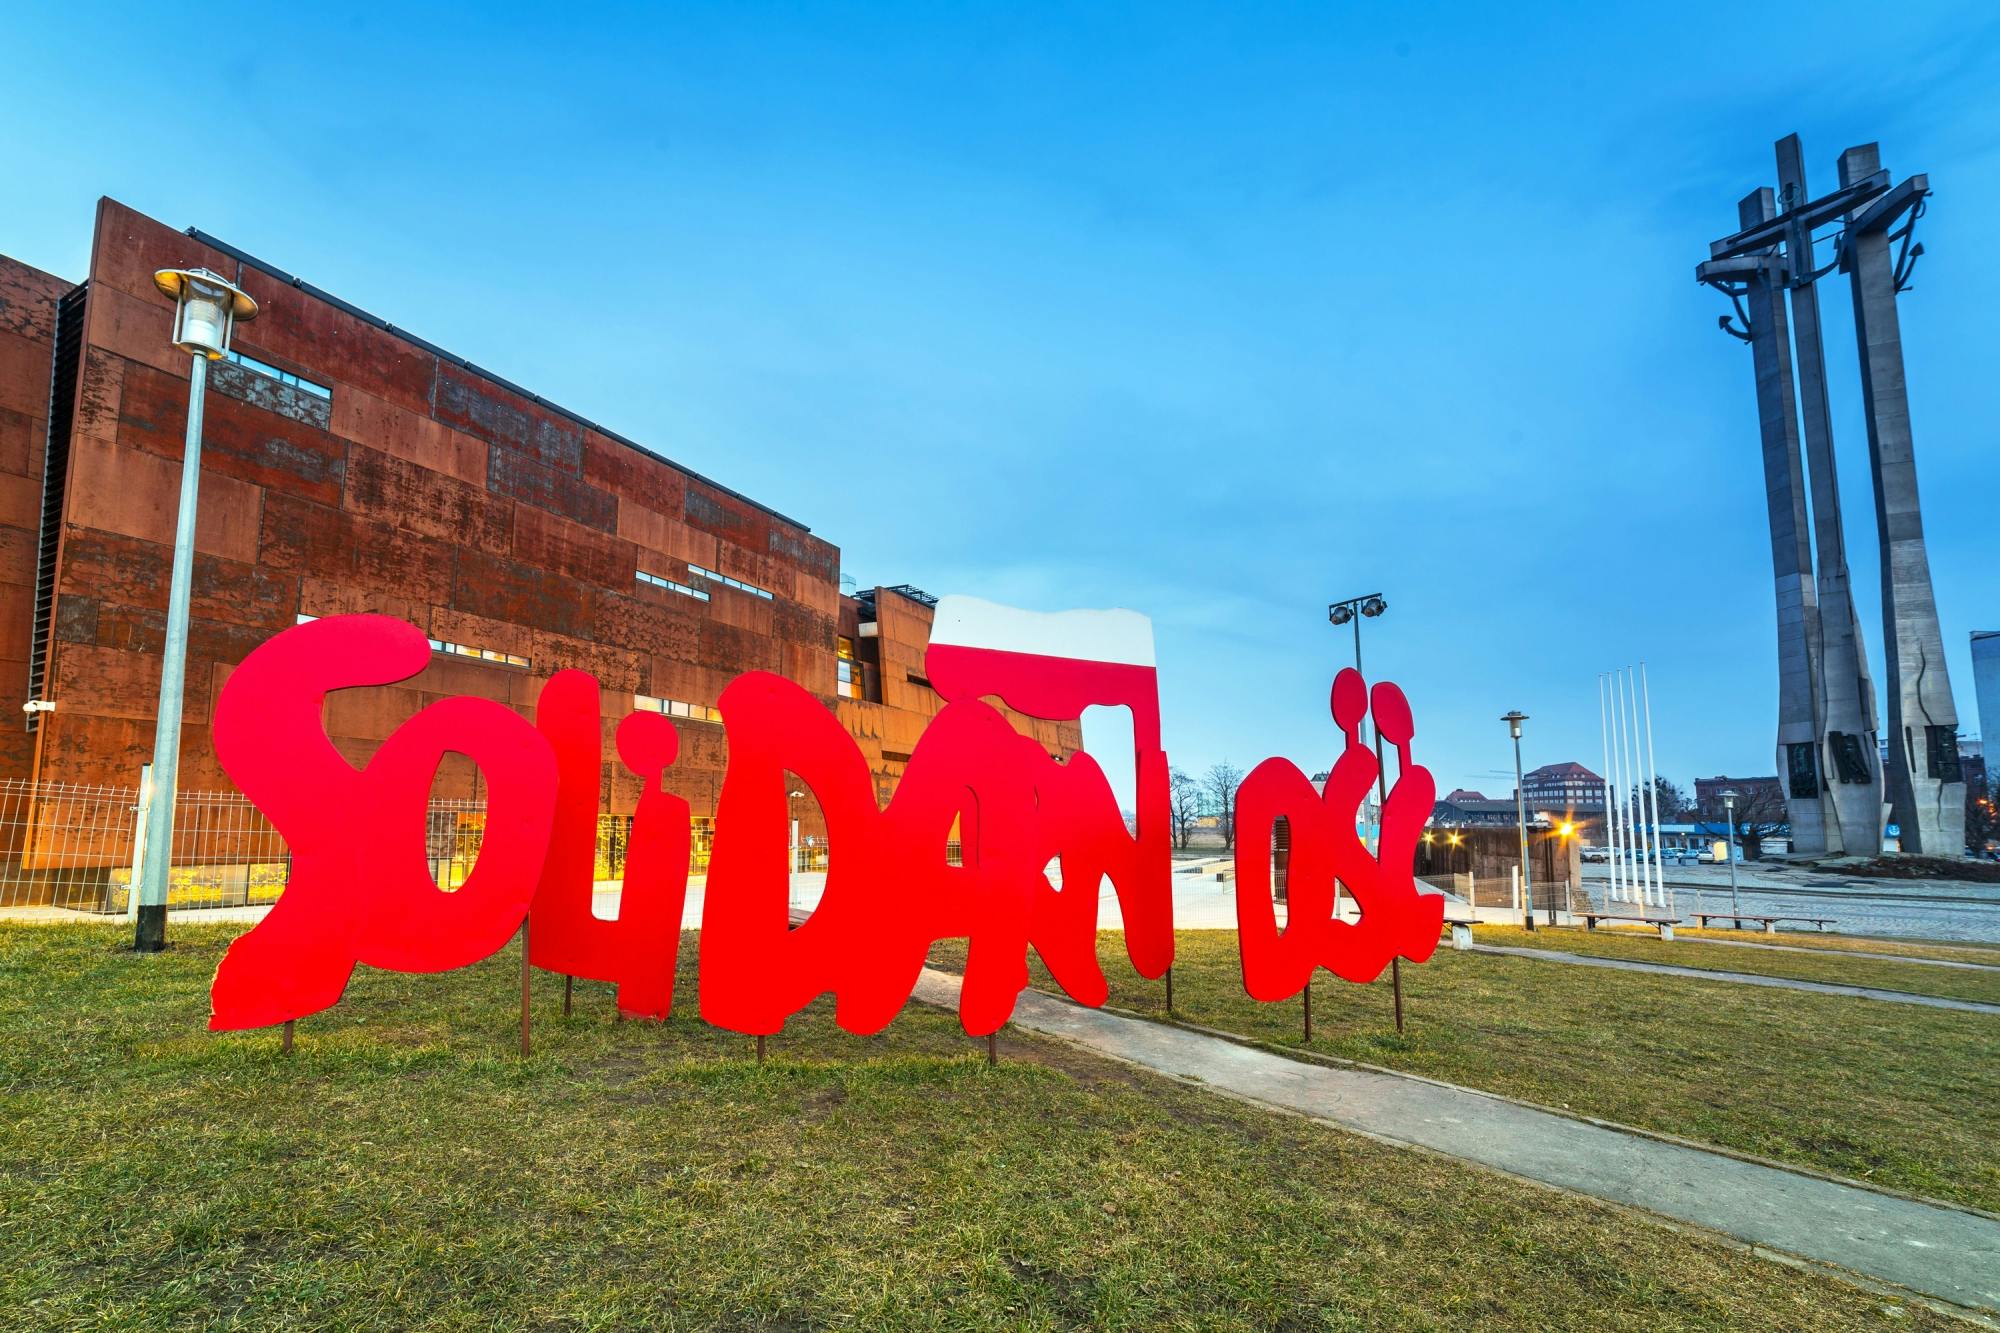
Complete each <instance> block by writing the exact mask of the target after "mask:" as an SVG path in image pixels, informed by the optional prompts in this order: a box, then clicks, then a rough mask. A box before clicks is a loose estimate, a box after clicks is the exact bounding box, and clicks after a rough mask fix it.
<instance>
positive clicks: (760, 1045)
mask: <svg viewBox="0 0 2000 1333" xmlns="http://www.w3.org/2000/svg"><path fill="white" fill-rule="evenodd" d="M757 1063H758V1064H760V1065H761V1064H763V1063H764V1034H763V1033H761V1032H760V1033H758V1034H757Z"/></svg>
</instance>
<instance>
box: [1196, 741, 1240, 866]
mask: <svg viewBox="0 0 2000 1333" xmlns="http://www.w3.org/2000/svg"><path fill="white" fill-rule="evenodd" d="M1242 785H1243V770H1242V769H1240V768H1238V767H1236V766H1235V765H1234V764H1232V763H1230V762H1229V761H1228V760H1227V759H1225V760H1223V761H1222V762H1221V763H1219V764H1210V765H1209V767H1208V772H1206V773H1204V774H1202V775H1201V794H1202V803H1203V805H1204V806H1205V807H1206V810H1207V813H1209V814H1211V815H1214V816H1215V826H1216V828H1217V829H1219V830H1220V831H1221V833H1222V849H1223V850H1224V851H1228V850H1229V849H1230V848H1231V847H1234V846H1235V845H1236V789H1237V788H1238V787H1240V786H1242Z"/></svg>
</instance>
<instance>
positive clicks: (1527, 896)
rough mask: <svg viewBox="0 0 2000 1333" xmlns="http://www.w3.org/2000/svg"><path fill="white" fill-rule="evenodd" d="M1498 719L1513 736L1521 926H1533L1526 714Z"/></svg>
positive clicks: (1515, 713)
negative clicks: (1524, 762)
mask: <svg viewBox="0 0 2000 1333" xmlns="http://www.w3.org/2000/svg"><path fill="white" fill-rule="evenodd" d="M1500 720H1501V721H1502V722H1505V723H1506V724H1507V734H1508V735H1510V736H1512V737H1513V738H1514V820H1515V822H1516V823H1518V824H1519V825H1520V827H1521V928H1522V929H1523V930H1533V929H1534V928H1535V886H1534V883H1533V882H1532V881H1531V880H1530V879H1529V877H1528V804H1527V795H1526V793H1524V792H1523V791H1522V790H1521V724H1522V723H1523V722H1526V721H1527V720H1528V715H1527V714H1526V713H1524V712H1522V711H1521V710H1520V709H1518V708H1516V709H1514V710H1513V711H1512V712H1509V713H1503V714H1501V717H1500Z"/></svg>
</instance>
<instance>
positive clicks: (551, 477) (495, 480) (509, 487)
mask: <svg viewBox="0 0 2000 1333" xmlns="http://www.w3.org/2000/svg"><path fill="white" fill-rule="evenodd" d="M486 485H487V488H488V489H489V490H492V491H494V492H495V493H497V494H500V495H506V496H511V497H512V498H514V499H516V500H519V501H521V502H522V503H524V504H531V505H536V506H538V507H540V508H542V509H547V510H550V511H552V512H554V513H558V514H561V515H563V516H564V517H566V518H573V519H575V520H576V521H577V522H579V523H587V524H589V525H590V526H591V527H593V528H597V529H599V530H600V531H603V532H616V531H618V501H617V499H616V498H615V497H613V496H612V494H611V493H610V492H609V491H600V490H598V489H597V488H596V487H595V486H592V485H591V484H590V483H588V482H585V481H581V480H579V479H577V478H576V477H572V476H570V475H568V474H567V473H565V472H562V471H560V470H559V469H556V468H553V467H550V466H549V465H548V464H546V463H543V462H540V461H538V460H537V459H535V458H533V457H530V456H529V455H527V454H523V453H516V452H515V451H514V450H512V449H502V448H498V447H497V446H496V447H495V448H494V449H493V450H492V452H491V453H489V454H488V455H487V458H486Z"/></svg>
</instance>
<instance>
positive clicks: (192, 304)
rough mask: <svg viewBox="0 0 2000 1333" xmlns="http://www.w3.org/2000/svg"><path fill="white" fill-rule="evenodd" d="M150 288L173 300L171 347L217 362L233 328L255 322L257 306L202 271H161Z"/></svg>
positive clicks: (237, 289) (216, 275) (233, 287)
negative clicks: (152, 287) (154, 288)
mask: <svg viewBox="0 0 2000 1333" xmlns="http://www.w3.org/2000/svg"><path fill="white" fill-rule="evenodd" d="M153 285H154V286H155V287H158V288H159V289H160V290H161V291H162V292H164V293H166V294H167V295H168V296H170V297H172V298H173V302H174V335H173V340H172V341H173V344H174V346H176V347H178V348H180V349H181V350H182V351H183V352H192V353H193V354H194V355H196V356H205V357H207V358H208V359H209V360H211V361H218V360H221V358H222V355H223V353H225V352H227V351H228V350H229V339H230V335H232V334H233V333H235V331H236V326H237V325H238V324H239V323H241V324H247V323H249V322H250V321H251V320H253V319H255V318H257V303H256V302H255V301H253V300H251V299H250V297H249V296H248V295H247V294H246V293H245V292H244V290H243V289H242V288H241V287H238V286H237V285H236V284H235V283H233V282H231V281H229V279H227V278H225V277H223V276H222V275H221V274H220V273H213V272H210V271H209V270H208V269H205V268H163V269H161V270H160V271H159V272H158V273H155V274H154V275H153Z"/></svg>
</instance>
